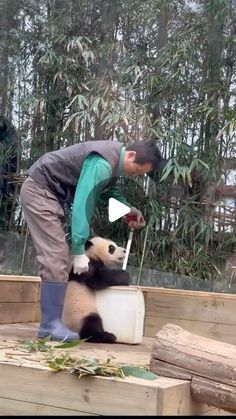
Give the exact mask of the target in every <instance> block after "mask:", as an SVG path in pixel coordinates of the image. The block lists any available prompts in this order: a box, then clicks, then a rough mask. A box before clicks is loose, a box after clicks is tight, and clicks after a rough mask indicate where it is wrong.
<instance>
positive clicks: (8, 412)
mask: <svg viewBox="0 0 236 419" xmlns="http://www.w3.org/2000/svg"><path fill="white" fill-rule="evenodd" d="M41 415H42V416H97V415H91V414H90V413H86V412H79V411H78V410H71V409H63V408H58V407H53V406H47V405H44V404H39V403H28V402H22V401H20V400H13V399H10V398H9V399H5V398H2V397H0V416H41Z"/></svg>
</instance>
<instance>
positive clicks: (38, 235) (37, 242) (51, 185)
mask: <svg viewBox="0 0 236 419" xmlns="http://www.w3.org/2000/svg"><path fill="white" fill-rule="evenodd" d="M161 164H162V157H161V154H160V151H159V148H158V146H157V144H156V142H155V140H149V141H137V142H135V143H133V144H131V145H129V146H127V147H124V146H123V145H122V144H121V143H118V142H114V141H87V142H83V143H79V144H74V145H72V146H69V147H66V148H63V149H60V150H57V151H52V152H49V153H46V154H44V155H43V156H41V157H40V158H39V159H38V160H37V161H36V162H35V163H34V164H33V165H32V166H31V167H30V169H29V170H28V177H27V179H26V180H25V181H24V183H23V185H22V188H21V192H20V197H21V203H22V209H23V212H24V215H25V219H26V221H27V224H28V227H29V231H30V234H31V237H32V240H33V243H34V246H35V249H36V256H37V262H38V267H39V276H40V277H41V299H40V304H41V323H40V327H39V332H38V337H45V336H48V335H50V336H51V338H52V339H54V340H73V339H78V338H79V337H78V335H77V334H76V333H74V332H72V331H70V330H68V329H67V328H66V327H65V326H64V325H63V324H62V322H61V314H62V308H63V303H64V296H65V291H66V285H67V280H68V270H69V249H68V244H67V240H66V236H65V232H64V229H63V222H64V221H65V211H64V210H65V207H66V206H67V207H68V208H71V206H72V217H71V240H72V254H73V269H74V272H76V273H78V274H81V273H82V272H86V271H87V270H88V262H89V259H88V258H87V256H86V255H85V248H84V244H85V242H86V240H87V238H88V237H89V225H90V221H91V218H92V216H93V213H94V209H95V206H96V204H97V202H98V199H100V198H103V196H105V197H106V199H109V197H114V198H116V199H118V200H120V201H121V202H123V203H126V204H128V203H127V202H126V200H125V198H124V197H122V196H121V195H120V194H119V193H118V190H116V188H115V183H116V180H117V179H118V177H119V176H138V175H143V174H144V173H148V172H150V171H152V170H155V169H158V168H159V167H160V166H161ZM130 207H131V206H130ZM129 214H132V215H135V216H136V220H137V221H136V227H138V226H139V225H140V224H141V225H143V224H144V220H143V217H142V214H141V212H140V211H139V210H137V209H136V208H134V207H131V212H130V213H129Z"/></svg>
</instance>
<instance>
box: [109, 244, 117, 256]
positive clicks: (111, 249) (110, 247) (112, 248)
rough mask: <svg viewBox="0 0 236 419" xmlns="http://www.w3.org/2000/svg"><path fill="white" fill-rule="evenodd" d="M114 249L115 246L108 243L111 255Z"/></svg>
mask: <svg viewBox="0 0 236 419" xmlns="http://www.w3.org/2000/svg"><path fill="white" fill-rule="evenodd" d="M115 250H116V248H115V246H113V244H110V245H109V253H110V254H111V255H113V253H114V251H115Z"/></svg>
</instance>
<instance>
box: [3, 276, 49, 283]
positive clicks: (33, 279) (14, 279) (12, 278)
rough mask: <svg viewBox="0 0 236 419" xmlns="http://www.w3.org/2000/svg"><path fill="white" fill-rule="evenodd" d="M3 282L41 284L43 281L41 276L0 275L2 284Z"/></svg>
mask: <svg viewBox="0 0 236 419" xmlns="http://www.w3.org/2000/svg"><path fill="white" fill-rule="evenodd" d="M1 281H11V282H18V281H21V282H27V283H29V282H35V283H40V282H41V279H40V277H39V276H30V275H27V276H24V275H0V282H1Z"/></svg>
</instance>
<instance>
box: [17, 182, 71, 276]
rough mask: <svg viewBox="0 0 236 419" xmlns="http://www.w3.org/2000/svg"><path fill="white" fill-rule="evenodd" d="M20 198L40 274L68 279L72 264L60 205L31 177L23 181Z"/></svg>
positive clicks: (51, 194) (63, 215)
mask: <svg viewBox="0 0 236 419" xmlns="http://www.w3.org/2000/svg"><path fill="white" fill-rule="evenodd" d="M20 198H21V204H22V210H23V213H24V216H25V219H26V222H27V225H28V228H29V231H30V235H31V238H32V240H33V243H34V246H35V250H36V256H37V262H38V270H39V276H40V277H41V279H42V280H45V281H49V282H67V280H68V272H69V268H70V267H71V263H70V254H69V248H68V244H67V241H66V236H65V232H64V229H63V222H64V220H65V214H64V211H63V208H62V206H61V205H60V203H59V202H58V200H57V198H56V196H55V195H53V193H51V192H49V191H48V190H47V189H45V188H44V187H42V186H40V185H39V184H38V183H36V182H35V181H34V180H33V179H32V178H31V177H28V178H27V179H26V180H25V181H24V183H23V185H22V187H21V191H20Z"/></svg>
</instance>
